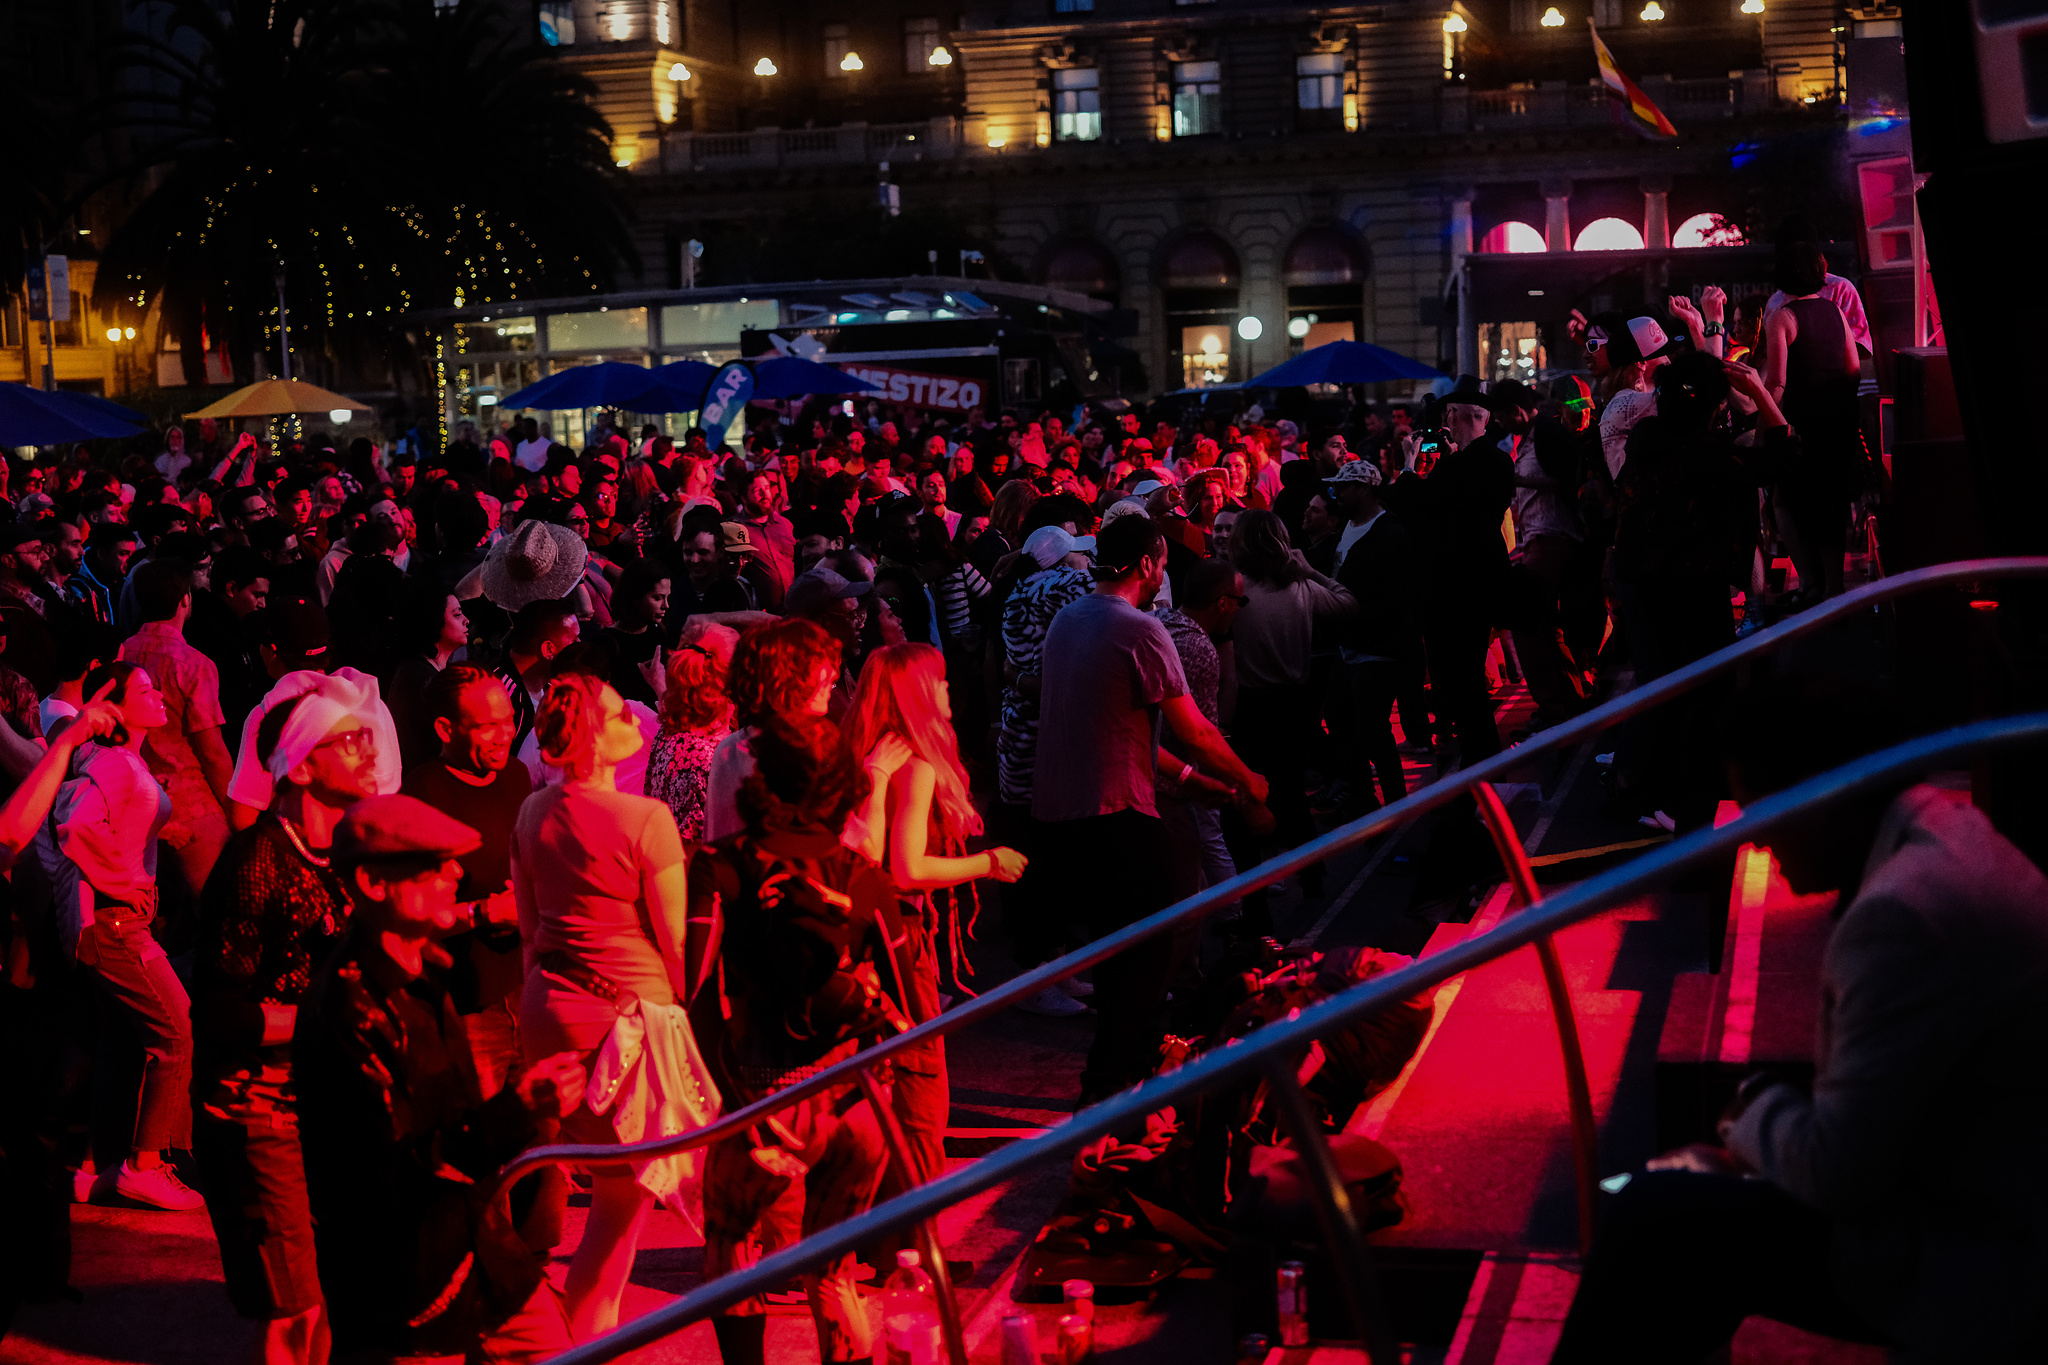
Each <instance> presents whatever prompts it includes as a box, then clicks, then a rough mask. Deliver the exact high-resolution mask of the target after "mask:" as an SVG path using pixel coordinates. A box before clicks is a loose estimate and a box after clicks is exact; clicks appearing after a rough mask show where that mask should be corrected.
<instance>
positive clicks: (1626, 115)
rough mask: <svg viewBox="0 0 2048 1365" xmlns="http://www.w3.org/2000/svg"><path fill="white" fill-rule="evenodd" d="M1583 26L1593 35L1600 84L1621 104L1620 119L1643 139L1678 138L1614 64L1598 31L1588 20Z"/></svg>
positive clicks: (1644, 96)
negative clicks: (1598, 65)
mask: <svg viewBox="0 0 2048 1365" xmlns="http://www.w3.org/2000/svg"><path fill="white" fill-rule="evenodd" d="M1586 27H1587V28H1588V29H1591V30H1592V33H1593V56H1594V57H1595V58H1596V59H1598V60H1599V63H1600V83H1601V84H1602V85H1604V86H1606V87H1607V90H1608V93H1609V94H1611V95H1613V96H1614V97H1615V99H1617V100H1619V101H1620V103H1621V106H1622V117H1623V119H1624V120H1625V121H1626V122H1627V123H1628V125H1629V126H1630V127H1632V128H1634V129H1635V130H1636V131H1637V132H1639V133H1641V134H1642V135H1643V136H1644V137H1677V136H1678V130H1677V129H1676V128H1674V127H1672V126H1671V120H1670V119H1668V118H1665V117H1664V111H1663V110H1662V109H1659V108H1658V107H1657V106H1656V105H1654V104H1652V103H1650V97H1649V96H1648V95H1645V94H1644V93H1643V92H1642V90H1641V89H1640V88H1639V87H1638V86H1637V85H1636V83H1635V82H1634V81H1632V80H1630V79H1629V78H1628V77H1626V76H1624V75H1622V74H1621V68H1620V67H1618V66H1616V65H1615V64H1614V54H1613V53H1612V52H1609V51H1608V50H1607V44H1605V43H1603V42H1601V41H1600V30H1599V29H1597V28H1594V27H1593V21H1592V20H1591V19H1588V20H1586Z"/></svg>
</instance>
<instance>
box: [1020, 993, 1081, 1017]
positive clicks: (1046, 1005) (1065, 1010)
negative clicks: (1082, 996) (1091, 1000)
mask: <svg viewBox="0 0 2048 1365" xmlns="http://www.w3.org/2000/svg"><path fill="white" fill-rule="evenodd" d="M1017 1008H1018V1009H1020V1010H1023V1011H1024V1012H1025V1013H1026V1014H1042V1015H1045V1016H1046V1017H1048V1018H1052V1019H1065V1018H1067V1017H1069V1016H1071V1015H1076V1014H1086V1013H1087V1012H1088V1007H1087V1006H1086V1005H1084V1004H1082V1003H1081V1002H1080V1001H1078V1000H1076V999H1075V998H1074V997H1073V996H1071V995H1068V994H1067V993H1066V992H1065V991H1063V990H1061V989H1060V988H1059V987H1058V986H1047V987H1046V988H1045V989H1044V990H1042V991H1040V992H1039V993H1038V994H1036V995H1034V996H1032V997H1031V998H1030V999H1029V1000H1026V1001H1024V1002H1022V1003H1021V1004H1019V1005H1018V1006H1017Z"/></svg>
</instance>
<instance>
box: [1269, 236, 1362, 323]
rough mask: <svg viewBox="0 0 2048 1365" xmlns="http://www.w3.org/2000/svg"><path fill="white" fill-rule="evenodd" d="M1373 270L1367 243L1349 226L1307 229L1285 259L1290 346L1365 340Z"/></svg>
mask: <svg viewBox="0 0 2048 1365" xmlns="http://www.w3.org/2000/svg"><path fill="white" fill-rule="evenodd" d="M1370 271H1371V265H1370V263H1369V262H1368V261H1367V259H1366V254H1365V248H1364V247H1363V246H1361V245H1360V244H1359V243H1358V240H1357V239H1356V238H1354V237H1352V236H1351V235H1350V234H1349V233H1347V232H1345V231H1344V230H1343V229H1341V228H1337V227H1332V226H1330V225H1328V224H1318V225H1317V226H1315V227H1309V228H1304V229H1302V231H1301V234H1300V235H1299V236H1297V237H1296V238H1295V239H1294V244H1293V245H1292V246H1290V247H1288V248H1287V255H1286V256H1285V257H1283V258H1282V259H1281V262H1280V283H1281V285H1282V287H1283V288H1285V289H1286V290H1287V349H1288V351H1289V352H1290V353H1292V352H1295V351H1302V350H1307V349H1308V348H1310V347H1313V346H1320V345H1322V344H1323V343H1324V342H1328V341H1361V340H1363V339H1364V337H1363V333H1364V331H1365V277H1366V276H1367V274H1369V273H1370Z"/></svg>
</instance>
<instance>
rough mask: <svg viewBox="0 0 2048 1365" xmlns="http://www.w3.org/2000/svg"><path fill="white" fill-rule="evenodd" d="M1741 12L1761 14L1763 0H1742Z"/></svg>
mask: <svg viewBox="0 0 2048 1365" xmlns="http://www.w3.org/2000/svg"><path fill="white" fill-rule="evenodd" d="M1742 12H1743V13H1744V14H1762V13H1763V12H1764V0H1742Z"/></svg>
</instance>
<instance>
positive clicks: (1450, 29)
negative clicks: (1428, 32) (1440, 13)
mask: <svg viewBox="0 0 2048 1365" xmlns="http://www.w3.org/2000/svg"><path fill="white" fill-rule="evenodd" d="M1464 31H1465V20H1464V18H1463V16H1461V15H1456V14H1453V15H1452V16H1451V17H1450V18H1448V19H1446V20H1444V32H1446V33H1463V32H1464Z"/></svg>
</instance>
